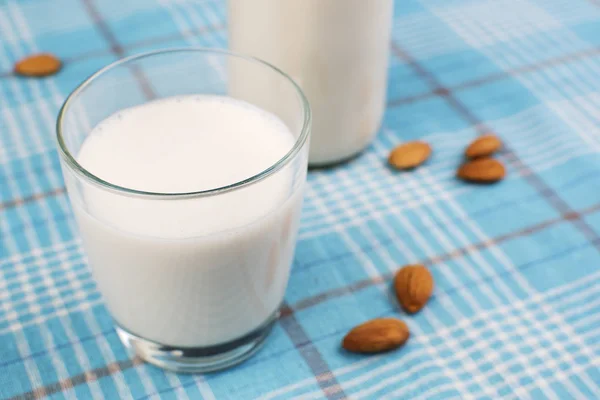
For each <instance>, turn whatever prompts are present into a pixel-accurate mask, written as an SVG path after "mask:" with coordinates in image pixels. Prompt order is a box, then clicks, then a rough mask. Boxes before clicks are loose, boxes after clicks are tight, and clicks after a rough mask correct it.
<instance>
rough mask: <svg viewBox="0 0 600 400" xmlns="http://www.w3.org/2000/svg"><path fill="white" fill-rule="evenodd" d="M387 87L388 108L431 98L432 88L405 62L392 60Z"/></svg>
mask: <svg viewBox="0 0 600 400" xmlns="http://www.w3.org/2000/svg"><path fill="white" fill-rule="evenodd" d="M389 68H390V70H389V80H388V85H387V99H388V107H400V106H401V105H402V104H403V103H412V102H418V101H422V100H421V99H420V97H421V96H426V97H430V96H431V92H432V89H431V86H430V85H429V83H427V82H426V81H425V79H423V77H421V76H420V75H418V74H417V73H416V72H415V71H414V69H413V68H412V67H411V66H410V65H408V64H406V63H405V62H404V61H403V60H396V59H392V63H391V65H390V67H389Z"/></svg>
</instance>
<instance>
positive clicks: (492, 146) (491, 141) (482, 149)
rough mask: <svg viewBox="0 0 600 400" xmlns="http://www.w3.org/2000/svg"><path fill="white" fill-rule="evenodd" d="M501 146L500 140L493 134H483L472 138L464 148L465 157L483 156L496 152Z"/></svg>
mask: <svg viewBox="0 0 600 400" xmlns="http://www.w3.org/2000/svg"><path fill="white" fill-rule="evenodd" d="M500 147H502V141H501V140H500V139H499V138H498V137H497V136H495V135H492V134H489V135H483V136H480V137H478V138H477V139H475V140H473V141H472V142H471V144H470V145H469V147H467V149H466V150H465V155H466V156H467V158H477V157H485V156H489V155H492V154H494V153H495V152H497V151H498V150H499V149H500Z"/></svg>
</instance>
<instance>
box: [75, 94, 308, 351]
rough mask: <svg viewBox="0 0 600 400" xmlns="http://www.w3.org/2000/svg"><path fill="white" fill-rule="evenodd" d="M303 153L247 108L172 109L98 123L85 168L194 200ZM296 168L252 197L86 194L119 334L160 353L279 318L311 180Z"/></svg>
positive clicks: (84, 228) (187, 102)
mask: <svg viewBox="0 0 600 400" xmlns="http://www.w3.org/2000/svg"><path fill="white" fill-rule="evenodd" d="M294 142H295V139H294V137H293V135H292V134H291V132H290V131H289V130H288V128H287V127H286V125H285V124H284V123H283V122H282V121H281V120H279V119H278V118H277V117H275V116H273V115H272V114H270V113H267V112H266V111H263V110H261V109H259V108H257V107H254V106H252V105H250V104H248V103H244V102H241V101H237V100H233V99H231V98H226V97H216V96H214V97H213V96H185V97H173V98H167V99H163V100H159V101H155V102H151V103H147V104H144V105H141V106H137V107H134V108H130V109H126V110H123V111H122V112H120V113H118V114H116V115H113V116H111V117H109V118H108V119H106V120H104V121H103V122H101V123H100V124H99V125H98V126H97V127H96V128H95V129H94V130H93V132H92V133H91V135H90V136H89V137H88V138H87V139H86V140H85V142H84V144H83V146H82V147H81V150H80V152H79V155H78V161H79V163H80V164H81V165H82V166H83V167H84V168H86V169H87V170H88V171H90V172H91V173H93V174H95V175H96V176H98V177H99V178H101V179H103V180H106V181H108V182H111V183H113V184H116V185H119V186H123V187H128V188H132V189H137V190H144V191H152V192H163V193H175V192H190V191H198V190H206V189H212V188H217V187H222V186H225V185H228V184H232V183H235V182H239V181H241V180H243V179H246V178H249V177H251V176H253V175H255V174H258V173H260V172H262V171H264V170H265V169H267V168H268V167H270V166H271V165H273V164H275V163H276V162H277V161H278V160H279V159H281V158H282V157H283V156H284V155H285V154H286V153H287V152H288V151H289V150H290V149H291V148H292V146H293V145H294ZM289 167H290V168H285V169H283V170H281V171H280V172H278V173H276V174H274V175H271V176H270V177H268V178H267V179H265V180H262V181H259V182H258V183H255V184H253V185H251V186H248V187H246V188H243V189H239V190H236V191H232V192H227V193H224V194H219V195H217V196H213V197H204V198H192V199H187V200H182V199H178V200H155V199H150V198H147V197H146V198H141V197H128V196H124V195H122V194H117V193H115V192H110V191H107V190H105V189H100V188H99V187H97V186H92V185H89V184H87V185H86V187H85V188H83V200H77V199H76V200H74V209H75V213H76V216H77V219H78V223H79V227H80V231H81V235H82V237H83V241H84V246H85V249H86V252H87V254H88V258H89V262H90V264H91V266H92V270H93V273H94V275H95V278H96V281H97V283H98V285H99V288H100V290H101V292H102V294H103V296H104V299H105V301H106V303H107V305H108V308H109V310H110V311H111V313H112V315H113V317H114V318H115V319H116V321H117V322H118V324H119V325H121V326H122V327H123V328H125V329H127V330H129V331H130V332H132V333H134V334H136V335H139V336H141V337H143V338H145V339H150V340H153V341H156V342H158V343H160V344H164V345H171V346H179V347H199V346H210V345H215V344H221V343H224V342H227V341H230V340H233V339H237V338H239V337H241V336H243V335H244V334H246V333H249V332H251V331H252V330H254V329H256V328H257V327H259V326H260V325H261V324H262V323H264V322H265V321H266V320H267V319H268V318H269V317H270V316H271V315H272V314H273V313H274V312H276V310H277V308H278V306H279V305H280V303H281V301H282V299H283V294H284V291H285V288H286V284H287V280H288V276H289V269H290V265H291V262H292V256H293V249H294V244H295V239H296V232H297V229H298V220H299V212H300V203H301V189H302V182H303V181H304V178H305V171H302V170H300V169H297V170H292V169H293V168H292V166H291V164H290V165H289Z"/></svg>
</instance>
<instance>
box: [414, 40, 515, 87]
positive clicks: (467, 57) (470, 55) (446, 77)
mask: <svg viewBox="0 0 600 400" xmlns="http://www.w3.org/2000/svg"><path fill="white" fill-rule="evenodd" d="M423 67H424V68H426V69H427V70H429V71H430V72H432V73H433V74H435V77H436V78H437V80H438V81H439V82H440V83H441V84H442V85H444V86H445V87H446V88H447V89H449V90H451V91H452V90H453V88H454V86H461V85H466V86H470V85H471V84H473V85H474V86H484V85H486V84H487V83H488V82H493V81H496V80H501V79H506V78H508V75H507V74H506V73H505V72H504V71H503V70H502V69H501V68H500V67H499V66H498V65H496V64H495V63H494V62H493V61H492V60H490V59H489V58H488V57H486V56H485V55H483V54H481V53H480V52H479V51H477V50H476V49H465V50H460V51H456V52H453V53H450V54H442V55H439V56H434V57H431V58H429V59H427V60H426V61H424V62H423Z"/></svg>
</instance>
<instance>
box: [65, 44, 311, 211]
mask: <svg viewBox="0 0 600 400" xmlns="http://www.w3.org/2000/svg"><path fill="white" fill-rule="evenodd" d="M169 53H205V54H210V53H212V54H215V55H221V56H227V57H235V58H238V59H241V60H245V61H248V62H251V63H257V64H261V65H263V66H264V67H266V68H268V69H270V70H271V71H273V72H274V73H276V74H279V75H280V76H283V78H285V79H286V80H287V81H288V82H289V83H290V84H291V85H292V87H293V88H294V89H295V91H296V94H297V95H298V98H299V99H300V103H301V107H302V110H301V111H302V114H303V121H302V128H301V131H300V135H298V137H297V138H296V139H295V143H294V145H293V146H292V148H291V149H290V150H289V151H288V152H287V153H286V154H285V155H284V156H283V157H281V158H280V159H279V160H278V161H277V162H275V163H274V164H273V165H271V166H270V167H268V168H266V169H265V170H263V171H261V172H259V173H257V174H254V175H252V176H250V177H248V178H245V179H243V180H241V181H237V182H234V183H230V184H228V185H225V186H219V187H216V188H212V189H205V190H198V191H190V192H172V193H163V192H152V191H145V190H138V189H132V188H128V187H125V186H120V185H116V184H113V183H111V182H108V181H106V180H104V179H102V178H100V177H98V176H96V175H94V174H92V173H91V172H90V171H88V170H87V169H86V168H84V167H83V166H82V165H81V164H79V162H78V161H77V159H76V158H75V157H73V155H72V154H71V152H70V151H69V149H68V147H67V145H66V143H65V141H64V138H63V131H62V123H63V119H64V117H65V114H66V113H67V111H68V110H69V109H70V107H71V104H72V103H73V101H74V99H76V98H77V96H78V95H79V94H80V93H81V92H82V91H83V90H84V89H85V88H86V87H88V86H89V85H90V84H91V83H92V82H94V81H95V80H96V79H97V78H99V77H100V76H102V75H104V74H105V73H106V72H108V71H111V70H113V69H114V68H116V67H120V66H123V65H125V64H127V63H129V62H131V61H136V60H140V59H143V58H148V57H152V56H157V55H164V54H169ZM311 120H312V113H311V109H310V104H309V102H308V99H307V98H306V95H305V94H304V92H303V91H302V89H301V88H300V86H299V85H298V84H297V83H296V81H294V80H293V79H292V78H291V77H290V76H289V75H288V74H286V73H285V72H283V71H282V70H280V69H279V68H277V67H276V66H274V65H272V64H270V63H268V62H266V61H263V60H261V59H259V58H256V57H252V56H249V55H245V54H239V53H234V52H231V51H228V50H223V49H211V48H206V47H176V48H168V49H160V50H153V51H149V52H144V53H139V54H134V55H131V56H128V57H125V58H122V59H120V60H117V61H114V62H112V63H110V64H108V65H106V66H104V67H102V68H100V69H99V70H98V71H96V72H94V73H93V74H92V75H90V76H89V77H87V78H86V79H85V80H84V81H83V82H82V83H80V84H79V85H78V86H77V87H76V88H75V89H73V91H72V92H71V93H70V94H69V95H68V96H67V98H66V99H65V101H64V103H63V105H62V106H61V108H60V111H59V113H58V118H57V121H56V139H57V142H58V148H59V153H60V155H61V158H62V159H63V160H64V161H65V162H66V163H67V164H68V165H69V167H70V168H71V169H72V170H73V171H75V173H76V174H77V175H79V176H80V177H82V178H83V179H85V180H86V181H88V182H91V183H92V184H94V185H97V186H100V187H102V188H105V189H108V190H110V191H113V192H118V193H121V194H125V195H129V196H135V197H144V198H154V199H163V200H167V199H184V198H191V197H208V196H214V195H217V194H221V193H225V192H229V191H233V190H236V189H240V188H243V187H246V186H249V185H252V184H254V183H257V182H259V181H261V180H263V179H265V178H267V177H269V176H270V175H273V174H274V173H275V172H277V171H279V170H280V169H282V168H283V167H285V166H286V165H287V164H289V162H290V161H291V160H292V159H294V157H295V156H296V155H297V154H298V153H299V152H300V150H301V149H302V147H303V146H304V145H305V144H306V141H307V139H308V135H309V133H310V128H311V127H310V125H311Z"/></svg>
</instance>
